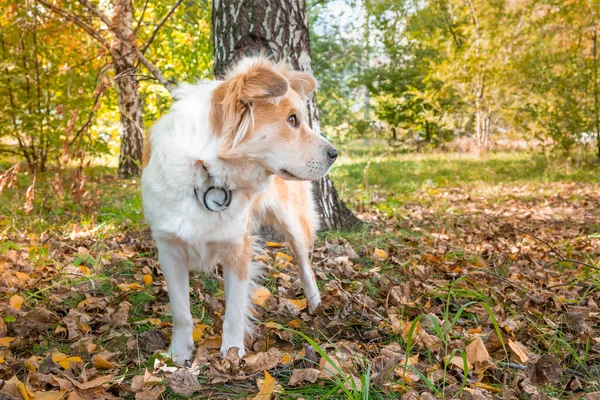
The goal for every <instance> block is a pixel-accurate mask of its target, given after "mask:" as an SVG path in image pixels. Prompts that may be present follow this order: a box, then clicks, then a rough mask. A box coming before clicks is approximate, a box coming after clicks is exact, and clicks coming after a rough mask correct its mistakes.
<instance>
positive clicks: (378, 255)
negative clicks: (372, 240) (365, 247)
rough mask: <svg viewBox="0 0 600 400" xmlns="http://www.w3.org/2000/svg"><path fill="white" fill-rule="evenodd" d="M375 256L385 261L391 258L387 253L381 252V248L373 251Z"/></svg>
mask: <svg viewBox="0 0 600 400" xmlns="http://www.w3.org/2000/svg"><path fill="white" fill-rule="evenodd" d="M373 255H374V256H375V257H379V258H381V259H384V260H385V259H386V258H388V257H389V254H388V253H387V251H385V250H381V249H380V248H377V247H376V248H375V250H373Z"/></svg>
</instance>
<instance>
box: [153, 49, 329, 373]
mask: <svg viewBox="0 0 600 400" xmlns="http://www.w3.org/2000/svg"><path fill="white" fill-rule="evenodd" d="M316 84H317V83H316V81H315V79H314V78H313V77H312V76H310V75H309V74H307V73H304V72H298V71H292V70H290V69H288V68H286V67H285V66H281V65H274V64H273V63H271V62H270V61H268V60H266V59H265V58H246V59H243V60H242V61H241V62H240V63H239V64H238V65H237V66H236V67H235V68H234V69H233V70H232V71H231V73H230V74H229V75H228V77H227V79H225V80H224V81H216V82H210V83H202V84H198V85H182V86H180V87H179V88H178V89H177V91H176V93H175V98H176V102H175V103H174V104H173V107H172V108H171V111H170V112H169V113H168V114H167V115H165V116H164V117H162V118H161V119H160V120H159V121H158V122H157V123H156V125H154V127H153V128H152V129H151V132H150V134H149V137H148V138H147V140H146V147H145V149H144V165H143V166H144V171H143V175H142V198H143V205H144V213H145V217H146V220H147V221H148V223H149V224H150V228H151V230H152V236H153V237H154V239H155V240H156V245H157V248H158V256H159V261H160V265H161V268H162V271H163V274H164V276H165V279H166V281H167V287H168V291H169V299H170V302H171V310H172V313H173V337H172V340H171V346H170V348H169V353H170V354H171V356H172V358H173V360H174V361H175V362H176V363H179V364H183V363H185V362H186V361H187V360H191V358H192V352H193V349H194V342H193V340H192V329H193V323H192V315H191V313H190V299H189V271H190V270H196V271H212V270H213V269H214V267H215V265H216V264H217V263H218V264H220V265H222V267H223V277H224V280H225V299H226V311H225V319H224V322H223V342H222V346H221V354H223V355H224V354H226V353H227V350H229V349H230V348H234V347H236V348H238V353H239V355H240V356H243V355H244V354H245V350H244V336H245V333H246V331H247V329H248V326H249V324H248V320H247V317H248V308H249V283H250V282H251V279H252V276H253V268H252V264H251V258H252V238H251V233H252V230H253V229H254V228H256V227H257V226H259V225H260V224H261V223H267V224H271V225H273V226H275V228H277V229H278V230H280V231H281V232H282V233H283V234H284V235H285V237H286V240H288V241H289V242H290V244H291V247H292V249H293V251H294V254H295V255H296V260H297V262H298V264H299V266H300V277H301V280H302V283H303V287H304V294H305V296H306V299H307V300H308V304H309V309H310V311H313V310H314V309H315V308H316V307H317V306H318V305H319V303H320V301H321V298H320V295H319V290H318V288H317V284H316V281H315V276H314V273H313V271H312V268H311V264H310V259H309V252H310V248H311V246H312V242H313V237H314V232H315V230H316V228H317V222H318V220H317V216H316V214H315V210H314V203H313V199H312V193H311V188H310V182H306V181H311V180H316V179H319V178H321V177H323V176H324V175H325V174H327V172H328V171H329V169H330V167H331V165H332V164H333V162H334V161H335V159H336V157H337V151H336V150H335V148H334V147H333V146H332V145H331V144H330V143H329V142H328V141H327V140H326V139H325V138H323V137H321V136H320V135H319V134H318V133H317V132H315V131H313V130H312V129H310V127H309V126H308V125H307V123H306V118H307V110H306V99H307V96H308V95H310V94H311V93H312V92H313V91H314V89H315V87H316Z"/></svg>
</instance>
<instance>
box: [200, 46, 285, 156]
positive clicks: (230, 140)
mask: <svg viewBox="0 0 600 400" xmlns="http://www.w3.org/2000/svg"><path fill="white" fill-rule="evenodd" d="M288 89H289V84H288V80H287V79H286V78H285V77H284V76H283V75H282V74H281V73H280V72H279V71H277V70H276V69H275V68H274V67H273V64H272V63H271V62H270V61H268V60H266V59H262V58H259V59H252V58H247V59H244V60H242V61H241V62H240V63H239V64H238V66H237V67H236V68H235V69H234V70H233V71H232V73H231V74H230V75H229V77H228V78H227V79H226V80H225V81H224V82H223V83H221V84H220V85H219V86H218V87H217V88H216V89H215V90H214V92H213V95H212V99H211V107H210V120H211V128H212V131H213V132H214V133H215V134H217V135H221V136H223V137H224V139H225V146H226V147H229V148H233V147H235V146H236V144H238V143H240V142H241V141H242V140H243V139H244V138H245V137H246V133H247V132H248V130H249V129H250V127H251V126H252V124H253V120H252V106H253V103H254V102H255V101H257V100H267V99H275V98H277V97H281V96H283V95H285V94H286V92H287V91H288Z"/></svg>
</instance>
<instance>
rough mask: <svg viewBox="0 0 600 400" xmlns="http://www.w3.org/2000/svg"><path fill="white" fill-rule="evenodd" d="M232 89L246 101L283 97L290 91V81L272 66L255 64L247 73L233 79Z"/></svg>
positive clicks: (240, 98)
mask: <svg viewBox="0 0 600 400" xmlns="http://www.w3.org/2000/svg"><path fill="white" fill-rule="evenodd" d="M231 89H232V90H234V91H235V92H237V93H236V94H237V97H238V99H239V100H240V101H242V102H244V103H251V102H252V101H254V100H262V99H272V98H276V97H281V96H283V95H284V94H286V92H287V91H288V81H287V79H285V77H284V76H283V75H281V74H280V73H279V72H277V71H275V70H274V69H273V68H272V67H271V68H269V67H268V66H265V65H261V64H260V63H256V64H253V65H252V66H251V67H250V68H249V69H248V71H247V72H246V73H244V74H240V75H238V76H235V77H234V78H232V80H231Z"/></svg>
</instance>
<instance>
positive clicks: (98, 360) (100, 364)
mask: <svg viewBox="0 0 600 400" xmlns="http://www.w3.org/2000/svg"><path fill="white" fill-rule="evenodd" d="M92 365H93V366H94V367H96V368H98V369H112V368H114V367H115V365H114V364H113V363H111V362H110V361H107V360H106V359H105V358H104V357H102V356H101V355H100V354H96V355H95V356H94V357H92Z"/></svg>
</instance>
